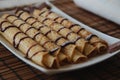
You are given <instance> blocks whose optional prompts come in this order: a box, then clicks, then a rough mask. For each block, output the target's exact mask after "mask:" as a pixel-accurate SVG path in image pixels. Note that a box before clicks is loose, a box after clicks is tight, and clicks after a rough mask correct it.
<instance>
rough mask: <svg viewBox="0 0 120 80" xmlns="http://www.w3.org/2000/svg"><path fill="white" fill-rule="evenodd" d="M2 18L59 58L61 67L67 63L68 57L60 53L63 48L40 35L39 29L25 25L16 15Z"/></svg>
mask: <svg viewBox="0 0 120 80" xmlns="http://www.w3.org/2000/svg"><path fill="white" fill-rule="evenodd" d="M2 18H5V19H7V20H8V21H10V22H11V23H13V24H14V25H16V26H17V27H18V28H19V29H20V30H21V31H23V32H24V33H26V34H27V35H28V36H29V37H31V38H32V39H34V40H35V41H37V42H38V43H39V44H40V45H42V46H43V47H44V48H46V50H48V51H49V52H50V53H51V55H54V56H56V57H57V58H58V60H59V62H60V64H61V65H63V63H64V64H65V62H67V56H66V55H65V54H63V53H62V52H60V49H61V48H60V47H59V46H57V45H55V44H54V43H53V42H51V41H50V40H49V39H48V38H47V37H46V36H44V35H43V34H42V33H40V32H39V31H38V30H37V29H35V28H34V27H32V26H31V25H29V24H28V23H25V22H24V21H22V20H21V19H19V18H17V17H16V16H14V15H10V14H4V15H3V16H2ZM22 24H24V25H22ZM20 25H22V26H20Z"/></svg>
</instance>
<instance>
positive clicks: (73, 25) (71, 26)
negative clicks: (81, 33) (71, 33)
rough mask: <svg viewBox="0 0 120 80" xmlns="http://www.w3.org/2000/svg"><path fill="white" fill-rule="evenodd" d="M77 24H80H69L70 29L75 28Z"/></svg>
mask: <svg viewBox="0 0 120 80" xmlns="http://www.w3.org/2000/svg"><path fill="white" fill-rule="evenodd" d="M75 26H79V24H72V25H70V26H69V29H71V28H73V27H75Z"/></svg>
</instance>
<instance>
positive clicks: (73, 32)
mask: <svg viewBox="0 0 120 80" xmlns="http://www.w3.org/2000/svg"><path fill="white" fill-rule="evenodd" d="M71 33H74V32H69V33H68V34H67V35H66V38H68V36H69V35H70V34H71Z"/></svg>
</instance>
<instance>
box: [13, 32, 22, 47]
mask: <svg viewBox="0 0 120 80" xmlns="http://www.w3.org/2000/svg"><path fill="white" fill-rule="evenodd" d="M20 33H23V32H17V33H16V34H15V35H14V37H13V46H14V47H15V46H16V43H15V39H16V36H17V35H18V34H20Z"/></svg>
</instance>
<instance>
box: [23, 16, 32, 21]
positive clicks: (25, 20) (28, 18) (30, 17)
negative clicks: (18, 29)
mask: <svg viewBox="0 0 120 80" xmlns="http://www.w3.org/2000/svg"><path fill="white" fill-rule="evenodd" d="M30 18H34V17H32V16H29V17H28V18H26V19H25V22H27V20H28V19H30Z"/></svg>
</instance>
